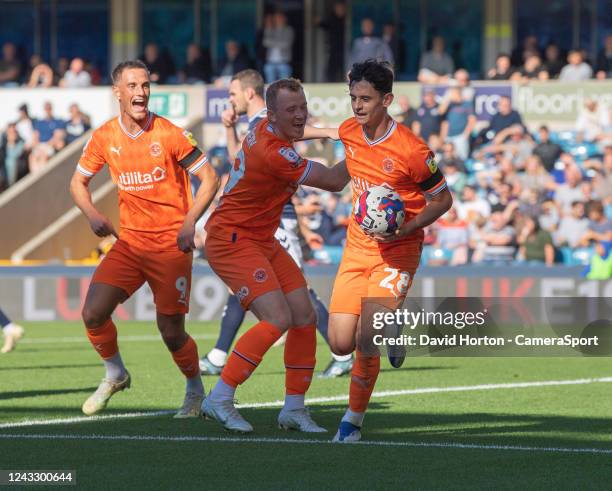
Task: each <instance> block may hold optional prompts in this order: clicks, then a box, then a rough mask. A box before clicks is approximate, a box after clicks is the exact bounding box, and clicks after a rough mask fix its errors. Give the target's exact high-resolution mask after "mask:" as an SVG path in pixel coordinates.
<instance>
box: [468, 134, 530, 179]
mask: <svg viewBox="0 0 612 491" xmlns="http://www.w3.org/2000/svg"><path fill="white" fill-rule="evenodd" d="M534 147H535V144H534V142H533V140H532V139H531V136H530V135H529V133H527V132H526V131H525V128H524V127H523V126H520V125H514V126H510V127H509V128H506V129H504V130H502V131H500V132H499V133H498V134H497V135H496V136H495V138H494V139H493V142H492V144H490V145H487V146H486V147H483V148H482V149H481V150H480V151H479V152H478V153H477V154H476V156H477V157H478V158H481V156H482V155H483V154H486V153H494V154H495V153H497V152H503V153H504V157H505V158H508V159H510V160H511V162H512V164H513V165H514V167H515V168H517V169H522V168H523V167H524V166H525V161H526V160H527V158H528V157H529V156H530V155H531V154H532V153H533V149H534Z"/></svg>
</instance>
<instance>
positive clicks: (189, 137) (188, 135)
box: [183, 130, 198, 147]
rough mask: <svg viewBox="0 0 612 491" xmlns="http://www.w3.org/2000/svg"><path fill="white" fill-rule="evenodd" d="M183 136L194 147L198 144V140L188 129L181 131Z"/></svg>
mask: <svg viewBox="0 0 612 491" xmlns="http://www.w3.org/2000/svg"><path fill="white" fill-rule="evenodd" d="M183 136H184V137H185V138H187V140H188V141H189V143H191V144H192V145H193V146H194V147H197V146H198V141H197V140H196V139H195V138H194V137H193V135H192V134H191V132H190V131H187V130H185V131H183Z"/></svg>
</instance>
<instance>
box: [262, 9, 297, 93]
mask: <svg viewBox="0 0 612 491" xmlns="http://www.w3.org/2000/svg"><path fill="white" fill-rule="evenodd" d="M294 39H295V33H294V31H293V27H291V26H290V25H288V24H287V16H286V15H285V13H284V12H276V13H275V14H274V17H273V18H272V26H270V27H268V28H266V29H265V30H264V37H263V45H264V46H265V48H266V64H265V65H264V74H265V76H266V82H267V83H272V82H274V81H275V80H279V79H281V78H288V77H290V76H291V72H292V68H291V59H292V56H293V53H292V49H293V41H294Z"/></svg>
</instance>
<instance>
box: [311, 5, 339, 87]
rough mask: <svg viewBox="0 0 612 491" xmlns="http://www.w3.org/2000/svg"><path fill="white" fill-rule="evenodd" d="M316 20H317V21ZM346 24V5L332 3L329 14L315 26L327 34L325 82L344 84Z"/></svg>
mask: <svg viewBox="0 0 612 491" xmlns="http://www.w3.org/2000/svg"><path fill="white" fill-rule="evenodd" d="M317 20H318V19H317ZM345 22H346V4H345V3H344V2H334V4H333V7H332V10H331V12H330V13H329V14H328V15H327V17H325V19H323V20H319V21H318V22H316V23H317V25H318V26H319V27H320V28H321V29H323V30H325V33H326V34H327V49H328V56H327V67H326V69H325V76H326V80H327V82H344V81H345V80H344V79H345V78H346V73H345V71H344V68H345V66H346V64H345V60H344V53H345V51H346V50H345V47H344V31H345V28H344V25H345Z"/></svg>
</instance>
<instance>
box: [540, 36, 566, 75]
mask: <svg viewBox="0 0 612 491" xmlns="http://www.w3.org/2000/svg"><path fill="white" fill-rule="evenodd" d="M563 65H565V63H563V59H562V58H561V52H560V51H559V46H557V45H556V44H555V43H550V44H549V45H548V46H546V49H545V50H544V69H545V70H546V71H547V72H548V76H549V77H550V78H558V77H559V73H561V69H562V68H563Z"/></svg>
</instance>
